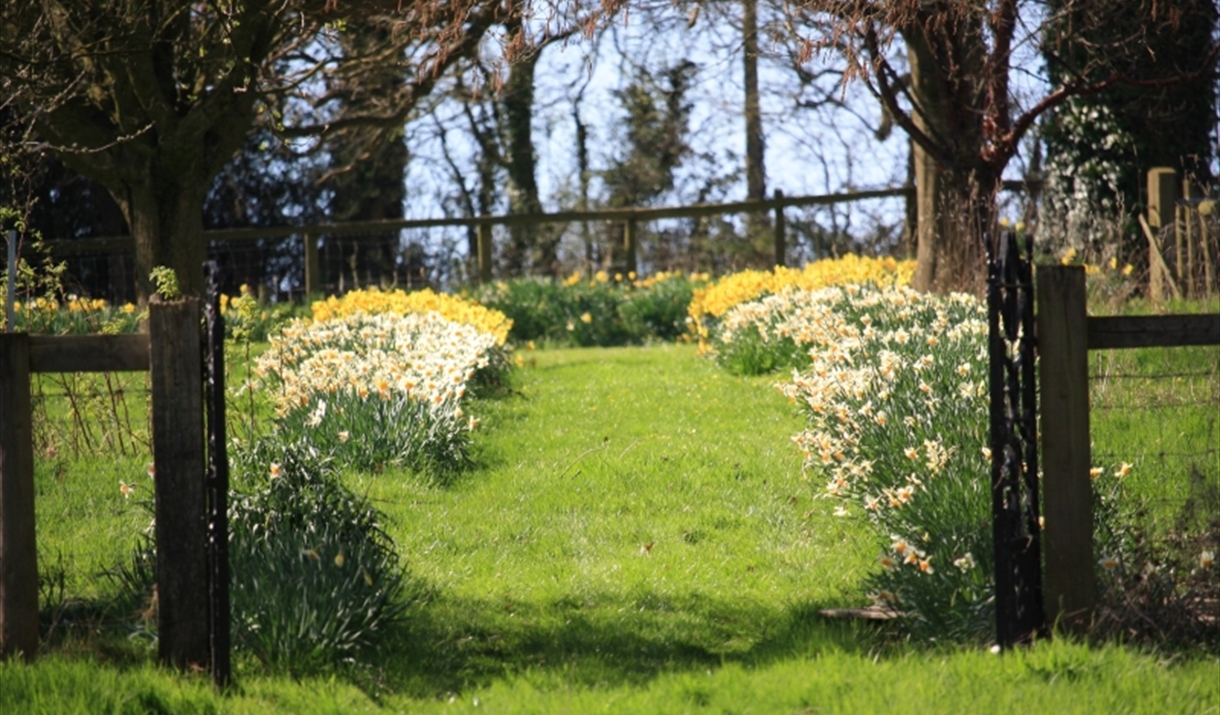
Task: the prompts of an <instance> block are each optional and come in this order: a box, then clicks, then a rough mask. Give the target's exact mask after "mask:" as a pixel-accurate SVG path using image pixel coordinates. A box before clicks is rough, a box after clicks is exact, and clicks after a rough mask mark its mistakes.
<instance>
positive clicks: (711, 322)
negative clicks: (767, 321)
mask: <svg viewBox="0 0 1220 715" xmlns="http://www.w3.org/2000/svg"><path fill="white" fill-rule="evenodd" d="M913 275H915V261H899V260H895V259H894V258H890V257H885V258H867V257H861V256H856V255H854V254H848V255H846V256H844V257H842V258H838V259H825V260H821V261H814V262H813V263H808V264H806V265H805V266H804V267H803V268H785V267H784V266H776V268H775V270H773V271H757V270H746V271H740V272H738V273H733V274H731V275H728V276H725V277H723V278H721V279H719V280H717V281H715V282H714V283H712V284H710V285H708V286H706V287H704V288H701V289H699V290H696V291H695V292H694V295H693V297H692V299H691V303H690V309H689V314H690V319H691V325H692V328H693V329H694V330H695V332H696V334H697V335H698V338H699V343H700V346H701V347H703V348H705V349H706V348H707V347H708V345H709V341H710V340H713V339H714V334H715V331H716V330H717V329H718V327H719V321H720V319H721V318H722V317H723V316H724V315H725V314H726V313H728V312H729V311H730V310H732V309H733V308H734V307H736V306H738V305H741V304H742V303H748V302H751V301H754V300H757V299H758V298H761V297H764V296H767V295H772V294H779V293H783V292H785V291H787V290H804V291H809V290H816V289H818V288H825V287H829V286H838V285H848V284H852V283H855V284H866V283H872V284H875V285H882V286H890V285H907V284H909V283H910V282H911V277H912V276H913Z"/></svg>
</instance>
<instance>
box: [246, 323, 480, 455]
mask: <svg viewBox="0 0 1220 715" xmlns="http://www.w3.org/2000/svg"><path fill="white" fill-rule="evenodd" d="M496 340H497V339H496V337H495V335H493V334H491V333H488V332H484V331H481V330H478V329H476V328H474V327H472V326H470V325H465V324H461V323H456V322H453V321H451V320H447V319H445V318H443V317H441V316H440V315H439V314H438V313H435V312H429V313H408V314H405V315H403V314H398V313H388V312H387V313H380V314H375V315H370V314H366V313H362V312H356V313H351V314H347V315H342V316H338V317H334V318H331V319H328V320H321V321H312V322H310V321H305V320H299V319H298V320H294V321H292V322H290V323H289V324H287V325H286V326H284V328H283V329H282V330H281V331H280V332H279V334H277V335H273V336H272V337H271V340H270V343H271V345H270V348H269V349H268V350H267V351H266V352H265V353H263V354H262V355H261V356H259V358H258V360H257V362H256V364H255V374H256V376H257V378H258V379H259V380H261V381H262V382H263V383H264V384H265V385H266V386H268V387H269V388H270V389H271V391H272V392H273V394H274V398H273V399H274V409H275V418H276V424H277V427H278V429H279V430H281V431H286V432H288V433H290V434H293V435H298V436H299V438H300V439H301V440H302V442H303V443H307V444H309V445H310V446H311V447H313V448H316V449H318V450H319V451H320V452H322V453H324V454H333V455H334V456H335V457H336V459H338V461H339V462H340V463H341V464H344V465H350V466H353V467H356V468H359V469H365V470H374V471H379V470H380V469H382V468H384V467H386V466H389V465H402V466H405V467H407V468H411V469H416V470H420V471H424V472H430V473H438V472H442V473H443V472H445V471H447V470H449V469H452V468H453V467H456V466H458V465H459V464H460V463H462V462H463V461H464V460H465V458H466V456H465V455H466V445H467V442H468V439H469V436H468V433H469V431H470V430H472V429H474V428H475V426H476V425H477V424H478V421H477V420H475V419H474V418H471V417H467V416H466V415H465V414H464V412H463V409H462V400H463V397H465V395H466V392H467V386H468V384H469V382H470V381H471V379H472V378H473V377H474V376H475V374H476V372H477V371H478V370H480V369H482V368H484V367H487V366H488V365H489V362H490V360H491V355H492V354H493V353H494V351H495V350H496V349H497V348H498V346H497V344H496Z"/></svg>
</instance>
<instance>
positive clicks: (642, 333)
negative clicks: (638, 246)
mask: <svg viewBox="0 0 1220 715" xmlns="http://www.w3.org/2000/svg"><path fill="white" fill-rule="evenodd" d="M696 284H697V281H695V280H693V279H691V278H688V277H685V276H682V275H679V274H661V275H660V276H656V277H653V278H650V279H645V280H642V281H630V280H628V281H624V280H623V279H622V276H616V277H614V278H613V279H612V278H611V277H610V276H608V275H607V274H605V273H604V272H603V273H599V274H598V275H597V276H596V277H594V278H593V279H592V280H582V279H581V278H580V276H579V275H574V276H572V277H571V278H568V279H567V280H565V281H563V282H559V281H556V280H553V279H546V278H521V279H516V280H512V281H508V282H503V281H502V282H497V283H494V284H492V285H490V286H488V287H486V288H483V289H481V290H480V291H479V293H478V294H477V295H476V297H477V298H478V300H479V302H480V303H482V304H483V305H485V306H487V307H489V308H494V309H496V310H499V311H500V312H502V313H504V314H505V315H507V316H508V317H509V318H511V319H512V321H513V328H512V330H511V331H510V332H509V337H510V338H511V339H512V340H514V341H515V342H517V343H524V342H528V341H540V342H545V343H547V344H551V345H559V346H573V347H593V346H598V347H609V346H618V345H640V344H644V343H649V342H656V341H671V340H679V339H681V338H682V337H684V336H685V335H686V310H687V306H689V305H690V300H691V295H692V294H693V292H694V287H695V285H696Z"/></svg>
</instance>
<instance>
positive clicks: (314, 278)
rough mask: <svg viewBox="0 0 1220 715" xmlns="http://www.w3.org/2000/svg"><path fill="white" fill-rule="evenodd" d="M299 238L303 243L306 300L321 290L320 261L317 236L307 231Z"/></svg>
mask: <svg viewBox="0 0 1220 715" xmlns="http://www.w3.org/2000/svg"><path fill="white" fill-rule="evenodd" d="M301 239H302V240H303V241H304V243H305V299H306V300H307V301H308V300H310V299H312V298H313V297H314V296H315V295H317V294H318V293H320V292H321V291H322V261H321V260H320V259H319V257H318V237H317V236H315V235H313V234H311V233H307V234H305V235H304V236H302V237H301Z"/></svg>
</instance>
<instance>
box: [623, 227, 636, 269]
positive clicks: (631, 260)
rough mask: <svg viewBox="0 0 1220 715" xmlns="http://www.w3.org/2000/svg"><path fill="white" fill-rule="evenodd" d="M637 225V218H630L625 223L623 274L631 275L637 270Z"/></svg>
mask: <svg viewBox="0 0 1220 715" xmlns="http://www.w3.org/2000/svg"><path fill="white" fill-rule="evenodd" d="M635 231H636V225H635V219H634V218H629V219H627V220H626V221H625V222H624V223H623V275H624V276H627V275H631V274H632V273H635V271H636V261H635V253H636V235H635Z"/></svg>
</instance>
